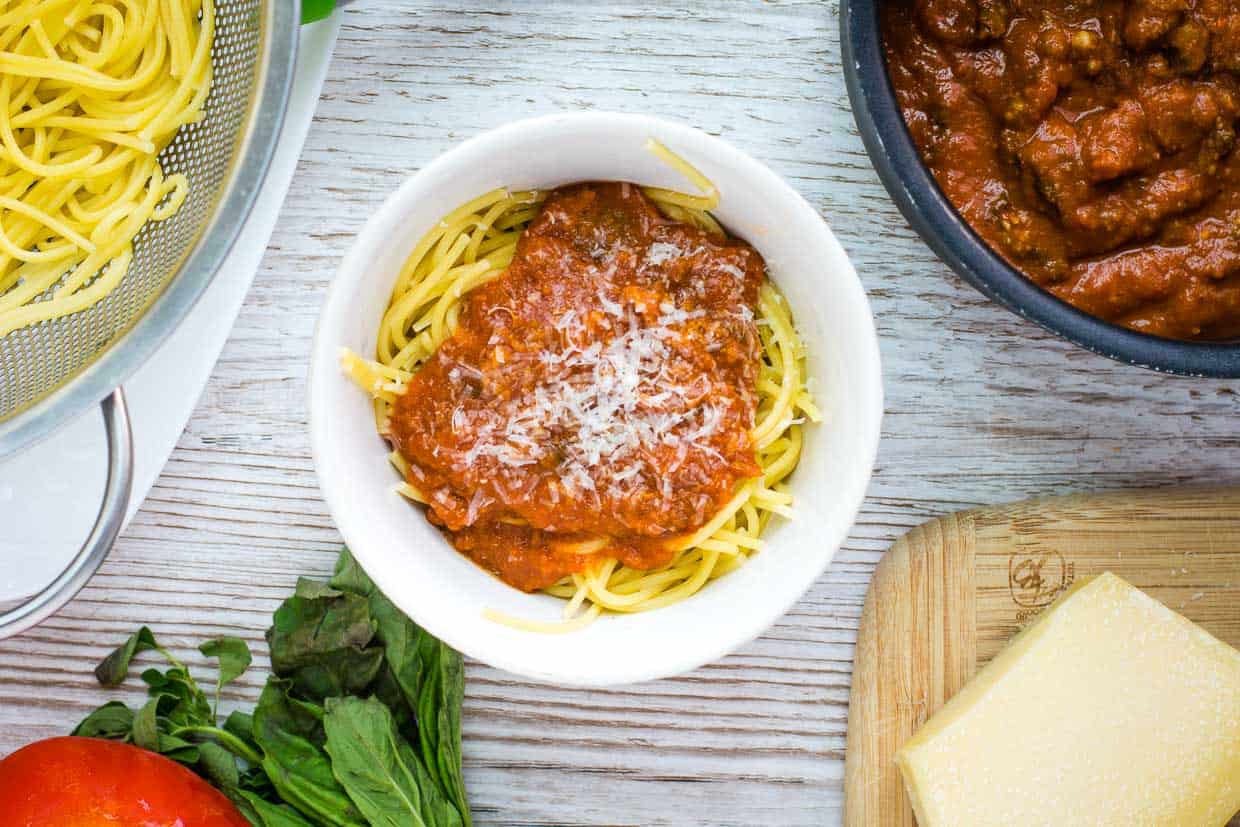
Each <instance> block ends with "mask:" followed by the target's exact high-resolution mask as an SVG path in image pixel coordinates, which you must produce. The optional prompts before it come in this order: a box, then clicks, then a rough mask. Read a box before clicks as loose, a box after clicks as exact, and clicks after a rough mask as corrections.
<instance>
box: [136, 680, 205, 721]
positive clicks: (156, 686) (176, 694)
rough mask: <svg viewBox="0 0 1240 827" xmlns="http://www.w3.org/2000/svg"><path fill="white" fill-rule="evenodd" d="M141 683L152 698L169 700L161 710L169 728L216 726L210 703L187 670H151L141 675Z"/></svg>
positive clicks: (163, 703)
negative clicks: (144, 684) (143, 682)
mask: <svg viewBox="0 0 1240 827" xmlns="http://www.w3.org/2000/svg"><path fill="white" fill-rule="evenodd" d="M142 680H143V681H145V682H146V684H147V687H148V689H147V694H149V695H150V696H151V697H152V698H164V699H166V700H164V701H162V704H161V706H160V715H161V716H163V717H164V718H166V719H167V722H168V724H169V727H170V728H172V729H178V728H181V727H200V726H210V727H214V726H215V714H214V713H213V712H212V710H211V702H210V701H209V700H207V696H206V695H204V694H203V693H202V690H200V689H199V688H198V684H197V683H195V681H194V679H193V677H192V676H191V675H190V674H189V670H187V669H186V668H185V667H183V666H176V667H173V668H171V669H168V670H167V671H164V672H160V671H158V670H155V669H148V670H146V671H145V672H143V673H142Z"/></svg>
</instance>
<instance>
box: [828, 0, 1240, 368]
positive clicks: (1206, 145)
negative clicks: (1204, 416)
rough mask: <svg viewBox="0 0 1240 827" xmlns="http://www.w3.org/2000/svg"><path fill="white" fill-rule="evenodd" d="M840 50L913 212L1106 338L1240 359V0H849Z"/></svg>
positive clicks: (1061, 328) (1025, 306)
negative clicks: (862, 0) (842, 47)
mask: <svg viewBox="0 0 1240 827" xmlns="http://www.w3.org/2000/svg"><path fill="white" fill-rule="evenodd" d="M842 17H843V28H844V44H845V69H846V74H847V75H848V81H849V91H850V95H851V97H852V100H853V107H854V113H855V115H856V117H857V121H858V124H859V126H860V127H861V131H862V136H863V138H864V139H865V141H866V145H867V149H868V150H869V152H870V155H871V158H872V159H873V160H874V161H875V165H876V167H877V168H878V170H879V173H880V176H881V177H882V178H883V180H884V183H885V184H886V185H887V187H888V190H889V191H890V192H891V193H892V195H893V196H894V198H895V200H896V202H897V204H898V206H900V208H901V210H902V211H903V212H904V213H905V215H906V217H908V218H909V220H910V223H911V224H913V226H914V228H915V229H917V230H918V231H919V232H920V233H921V234H922V236H923V237H925V238H926V240H927V241H928V242H930V244H931V246H932V247H933V248H934V249H935V251H936V252H938V253H939V254H940V256H941V257H942V258H944V259H945V260H946V261H947V262H948V263H949V264H951V265H952V266H953V268H954V269H956V270H957V271H958V272H959V273H960V274H961V275H963V276H964V277H965V278H966V279H967V280H968V281H970V282H972V283H973V284H974V285H975V286H977V287H979V288H980V289H982V291H983V292H985V293H987V294H988V295H990V296H991V297H992V298H995V299H997V300H999V301H1000V302H1001V303H1003V304H1005V305H1007V306H1008V307H1009V308H1011V309H1013V310H1015V311H1017V312H1019V313H1021V314H1022V315H1025V316H1027V317H1029V318H1032V319H1033V320H1035V321H1037V322H1039V323H1041V324H1042V325H1043V326H1045V327H1047V328H1049V329H1051V330H1053V331H1055V332H1057V333H1059V334H1061V335H1063V336H1065V337H1066V338H1068V339H1071V340H1073V341H1075V342H1077V343H1079V344H1083V345H1085V346H1086V347H1089V348H1091V349H1093V350H1095V351H1097V352H1100V353H1103V354H1105V355H1108V356H1111V357H1113V358H1119V359H1122V360H1125V361H1128V362H1132V363H1135V364H1139V365H1143V366H1146V367H1152V368H1156V369H1160V370H1166V371H1172V372H1177V373H1187V374H1196V375H1214V376H1236V375H1240V343H1238V342H1240V150H1238V149H1237V147H1238V146H1240V141H1238V140H1237V134H1236V132H1237V129H1240V2H1237V0H884V1H883V2H879V3H869V2H867V3H862V2H846V3H845V7H844V10H843V15H842Z"/></svg>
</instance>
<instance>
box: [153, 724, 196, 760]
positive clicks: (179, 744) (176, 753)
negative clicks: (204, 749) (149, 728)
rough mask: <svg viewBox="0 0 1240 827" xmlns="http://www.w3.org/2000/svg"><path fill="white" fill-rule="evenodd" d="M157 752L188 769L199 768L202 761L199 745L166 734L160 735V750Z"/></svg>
mask: <svg viewBox="0 0 1240 827" xmlns="http://www.w3.org/2000/svg"><path fill="white" fill-rule="evenodd" d="M156 751H157V752H158V753H159V754H160V755H162V756H164V757H165V758H171V759H172V760H173V761H176V762H177V763H179V764H184V765H185V766H187V767H194V766H197V764H198V762H199V761H200V760H201V759H202V753H201V752H200V747H199V745H198V744H191V743H190V742H189V741H185V740H182V739H181V738H178V737H176V736H175V735H168V734H167V733H164V732H161V733H159V749H158V750H156Z"/></svg>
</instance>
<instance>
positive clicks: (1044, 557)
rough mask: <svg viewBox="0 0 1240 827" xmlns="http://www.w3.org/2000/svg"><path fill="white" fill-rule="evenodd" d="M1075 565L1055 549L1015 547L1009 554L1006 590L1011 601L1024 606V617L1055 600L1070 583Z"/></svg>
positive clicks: (1073, 575) (1022, 616) (1021, 616)
mask: <svg viewBox="0 0 1240 827" xmlns="http://www.w3.org/2000/svg"><path fill="white" fill-rule="evenodd" d="M1075 574H1076V566H1075V565H1073V564H1072V563H1069V562H1068V561H1067V560H1065V559H1064V556H1063V555H1062V554H1060V553H1059V552H1057V551H1046V550H1040V551H1014V552H1012V553H1011V555H1009V556H1008V590H1009V591H1010V592H1011V595H1012V602H1014V603H1015V604H1016V605H1017V606H1021V607H1023V608H1024V609H1032V610H1033V611H1022V612H1019V613H1018V617H1019V618H1020V619H1023V618H1025V617H1029V616H1031V615H1034V614H1037V612H1038V610H1040V609H1043V608H1045V607H1047V606H1049V605H1050V604H1051V603H1052V602H1054V600H1055V598H1056V597H1058V596H1059V593H1060V592H1061V591H1063V590H1064V589H1066V588H1068V586H1070V585H1072V581H1073V580H1074V579H1075Z"/></svg>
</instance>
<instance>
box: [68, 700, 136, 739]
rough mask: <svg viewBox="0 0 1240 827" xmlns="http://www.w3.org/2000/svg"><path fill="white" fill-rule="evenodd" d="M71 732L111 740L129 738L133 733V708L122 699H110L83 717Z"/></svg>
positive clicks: (84, 736) (85, 736)
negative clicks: (121, 700)
mask: <svg viewBox="0 0 1240 827" xmlns="http://www.w3.org/2000/svg"><path fill="white" fill-rule="evenodd" d="M70 734H71V735H78V736H81V737H83V738H107V739H108V740H111V741H124V740H128V739H129V737H130V736H131V735H132V734H133V710H132V709H130V708H129V707H127V706H125V704H123V703H121V702H120V701H108V702H107V703H106V704H104V705H103V706H101V707H99V708H98V709H96V710H95V711H94V712H92V713H90V714H89V715H87V716H86V717H85V718H83V719H82V722H81V723H80V724H78V725H77V726H76V727H74V729H73V732H71V733H70Z"/></svg>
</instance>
